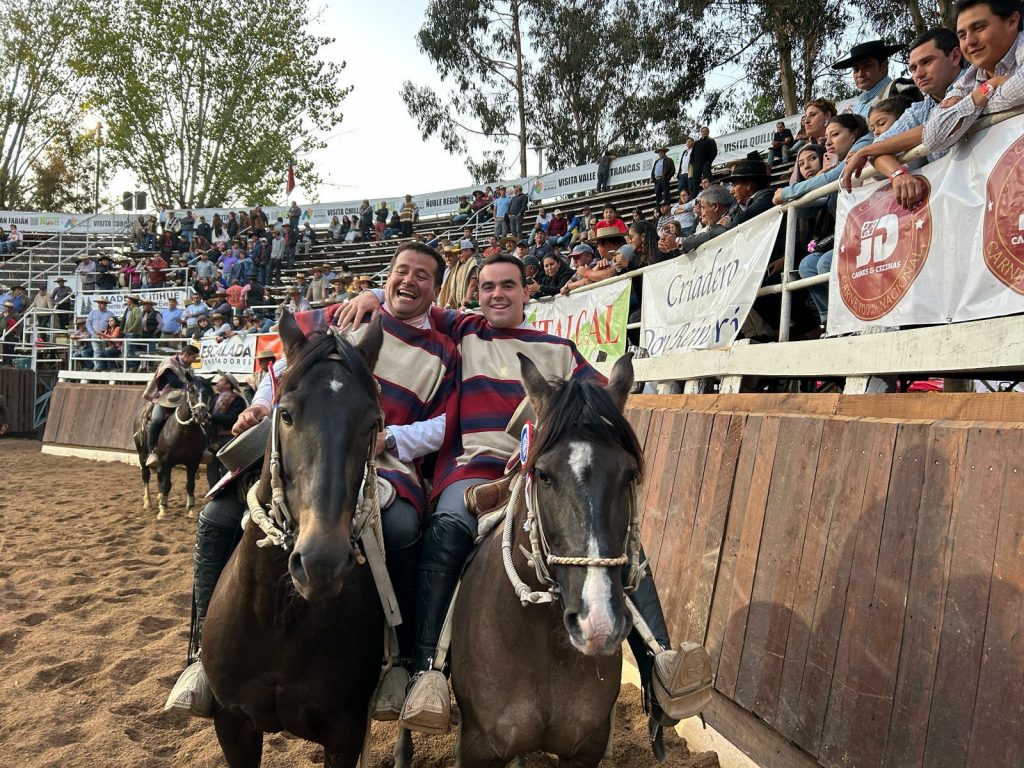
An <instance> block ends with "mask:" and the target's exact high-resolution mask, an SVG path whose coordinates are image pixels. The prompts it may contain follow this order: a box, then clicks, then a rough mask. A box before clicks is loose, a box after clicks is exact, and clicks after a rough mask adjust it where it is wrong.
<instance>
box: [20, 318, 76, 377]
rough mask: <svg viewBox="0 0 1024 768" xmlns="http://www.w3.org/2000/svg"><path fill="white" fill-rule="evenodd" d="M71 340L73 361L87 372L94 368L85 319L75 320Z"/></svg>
mask: <svg viewBox="0 0 1024 768" xmlns="http://www.w3.org/2000/svg"><path fill="white" fill-rule="evenodd" d="M71 340H72V342H73V343H74V349H73V350H72V352H71V359H72V360H79V361H81V362H80V366H81V367H82V368H84V369H85V370H89V369H90V368H92V367H93V366H92V363H90V362H89V358H90V357H92V344H91V343H90V341H89V331H88V329H87V328H86V327H85V319H84V318H83V319H80V320H75V330H74V331H72V332H71ZM0 362H2V361H0ZM73 369H74V368H73V366H72V370H73Z"/></svg>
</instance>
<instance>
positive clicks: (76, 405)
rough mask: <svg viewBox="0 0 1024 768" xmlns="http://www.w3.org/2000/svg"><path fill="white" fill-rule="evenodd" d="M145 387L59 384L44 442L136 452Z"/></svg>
mask: <svg viewBox="0 0 1024 768" xmlns="http://www.w3.org/2000/svg"><path fill="white" fill-rule="evenodd" d="M142 390H143V387H140V386H133V385H129V384H114V385H111V384H71V383H66V382H61V383H59V384H57V386H56V387H55V388H54V390H53V396H52V397H51V399H50V414H49V416H48V418H47V419H46V430H45V432H44V434H43V443H44V444H45V445H60V446H69V447H74V448H91V449H96V450H101V451H134V450H135V446H134V442H133V439H132V434H133V433H134V431H135V428H134V426H133V422H134V420H135V415H136V414H137V413H138V412H139V409H140V408H141V407H142Z"/></svg>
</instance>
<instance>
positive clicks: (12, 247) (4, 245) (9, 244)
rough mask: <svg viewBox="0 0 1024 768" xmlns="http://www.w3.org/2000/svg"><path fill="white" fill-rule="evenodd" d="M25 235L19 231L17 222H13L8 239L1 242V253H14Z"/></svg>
mask: <svg viewBox="0 0 1024 768" xmlns="http://www.w3.org/2000/svg"><path fill="white" fill-rule="evenodd" d="M23 240H24V236H23V235H22V234H21V232H19V231H18V225H17V224H11V231H10V232H8V233H7V239H6V240H5V241H3V242H0V253H6V254H12V253H14V252H15V251H16V250H18V249H19V248H21V243H22V241H23Z"/></svg>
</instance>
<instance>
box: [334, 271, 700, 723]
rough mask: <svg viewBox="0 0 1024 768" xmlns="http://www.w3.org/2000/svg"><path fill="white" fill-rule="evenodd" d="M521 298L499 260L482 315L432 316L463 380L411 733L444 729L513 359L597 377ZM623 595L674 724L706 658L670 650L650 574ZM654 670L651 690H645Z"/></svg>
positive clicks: (548, 373) (346, 320)
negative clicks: (476, 494)
mask: <svg viewBox="0 0 1024 768" xmlns="http://www.w3.org/2000/svg"><path fill="white" fill-rule="evenodd" d="M380 298H381V297H380V296H379V295H377V294H374V293H372V292H366V293H364V294H363V295H362V296H360V297H359V298H358V299H356V300H355V301H353V302H350V304H349V305H345V309H343V310H342V312H341V313H340V315H339V324H341V326H342V327H345V326H346V325H349V324H354V323H355V322H357V321H358V319H359V318H361V317H363V315H364V314H365V313H366V312H368V311H371V310H372V309H373V308H374V306H375V303H376V302H379V301H380ZM529 298H530V297H529V293H528V292H527V290H526V275H525V270H524V268H523V265H522V262H520V261H519V260H518V259H516V258H515V257H512V256H505V255H502V254H498V255H495V256H492V257H490V258H489V259H487V260H486V261H485V262H484V265H483V266H482V267H481V269H480V309H481V311H482V313H483V314H482V316H481V315H476V314H463V313H456V312H454V311H452V310H440V309H436V308H435V310H434V313H435V317H437V318H438V319H437V325H438V327H439V328H440V329H442V330H444V331H445V332H447V333H448V334H449V335H450V336H451V337H452V339H453V340H454V341H455V342H456V343H457V344H458V347H459V353H460V357H461V371H462V381H461V382H460V391H459V397H458V398H457V399H454V400H453V401H452V402H453V407H452V408H450V409H449V413H448V421H447V433H446V435H445V440H444V444H443V446H442V447H441V451H440V453H439V455H438V460H437V473H436V476H435V483H434V494H435V497H436V498H437V499H438V502H437V508H436V510H435V512H434V513H433V514H432V515H431V517H430V519H429V521H428V525H427V530H426V532H425V533H424V546H423V553H422V555H421V559H420V576H419V584H418V587H417V614H416V619H417V631H416V657H415V664H414V668H415V670H416V672H417V674H416V676H415V677H414V684H413V686H412V688H411V689H410V691H409V694H408V696H407V697H406V702H405V706H404V708H403V710H402V718H401V724H402V726H403V727H405V728H408V729H410V730H414V731H421V732H424V733H444V732H446V731H447V730H448V728H449V723H450V718H451V701H450V696H449V693H448V685H447V681H446V680H445V677H444V676H443V675H442V674H441V673H440V672H439V671H437V670H434V669H433V659H434V655H435V653H436V649H437V646H438V643H439V641H440V638H441V632H442V627H443V624H444V620H445V616H446V614H447V611H448V607H449V603H450V602H451V599H452V594H453V592H454V590H455V587H456V584H457V583H458V580H459V574H460V573H461V571H462V568H463V565H464V564H465V562H466V558H467V557H468V556H469V553H470V551H471V550H472V548H473V542H474V540H475V538H476V535H477V519H476V517H475V515H474V514H473V513H472V512H470V511H469V509H468V507H467V504H466V499H465V493H466V490H467V489H468V488H470V487H472V486H474V485H478V484H480V483H484V482H489V481H492V480H496V479H498V478H500V477H501V476H502V475H503V474H504V473H505V465H506V462H507V461H508V459H509V457H510V456H512V455H513V454H515V453H516V452H517V451H518V448H519V443H518V440H517V439H516V437H513V436H512V435H510V434H509V433H508V432H507V431H506V427H507V426H508V424H509V423H510V422H511V421H512V419H513V416H514V415H515V413H516V410H517V408H518V407H519V405H520V403H521V402H522V400H523V399H524V397H525V391H524V390H523V385H522V382H521V381H520V378H519V373H520V364H519V360H518V358H517V357H516V353H517V352H523V353H524V354H527V355H529V357H530V358H531V359H532V360H533V361H534V363H535V364H536V366H537V368H538V369H539V371H540V373H541V375H542V376H543V377H544V378H545V379H556V378H557V379H576V378H595V379H598V380H600V381H602V382H603V380H604V379H603V377H602V376H601V374H599V373H598V372H597V371H595V370H594V369H593V368H592V367H591V366H590V364H589V363H588V362H587V361H586V359H585V358H584V357H583V356H582V355H581V354H580V353H579V351H578V350H577V349H576V346H575V345H574V344H573V342H572V341H571V340H569V339H565V338H561V337H558V336H552V335H549V334H546V333H542V332H540V331H536V330H534V329H533V328H531V327H530V326H529V324H528V323H527V321H526V315H525V311H524V307H525V305H526V303H527V302H528V301H529ZM641 559H642V558H641ZM630 599H631V600H632V601H633V603H634V605H635V606H636V608H637V609H638V611H639V613H640V616H641V617H642V618H643V620H644V622H645V623H646V624H647V627H648V628H649V629H650V632H651V634H653V636H654V638H655V639H656V640H657V642H658V644H659V645H660V646H661V648H662V651H661V652H660V653H659V654H658V655H657V657H655V655H654V654H653V653H652V652H651V651H649V650H648V648H647V645H646V644H645V642H644V640H643V638H642V636H641V634H640V632H639V631H638V630H636V629H634V630H633V631H632V632H631V633H630V635H629V644H630V648H631V649H632V650H633V654H634V656H635V658H636V660H637V663H638V665H639V668H640V669H639V671H640V675H641V679H642V681H643V688H644V692H645V696H650V695H651V694H652V692H653V694H654V698H653V700H652V701H651V704H652V712H653V715H654V717H655V718H656V719H658V720H659V721H660V722H663V723H665V724H674V719H675V718H673V717H672V716H671V713H672V712H676V713H680V712H690V711H691V710H692V708H691V706H690V705H691V704H692V701H693V700H694V699H697V698H701V697H703V696H704V695H706V690H701V691H691V690H689V689H684V688H681V687H680V686H679V685H678V684H676V683H675V681H676V680H679V679H684V678H686V677H688V675H687V674H686V673H687V672H689V671H691V670H694V669H696V668H698V667H703V666H704V665H705V664H706V663H707V661H706V660H707V652H706V651H705V650H704V649H703V648H701V647H695V648H694V647H689V648H688V649H687V650H686V651H684V652H681V651H676V650H671V648H672V645H671V642H670V639H669V633H668V625H667V624H666V622H665V616H664V613H663V611H662V607H661V602H660V600H659V599H658V593H657V590H656V588H655V585H654V579H653V576H652V575H651V574H650V573H649V572H647V574H646V578H643V579H642V580H641V581H640V583H639V584H638V585H637V586H636V588H635V590H634V591H633V592H632V593H631V595H630ZM655 674H657V680H656V682H657V684H653V683H654V682H655ZM664 712H667V713H668V714H667V716H666V715H664V714H663V713H664Z"/></svg>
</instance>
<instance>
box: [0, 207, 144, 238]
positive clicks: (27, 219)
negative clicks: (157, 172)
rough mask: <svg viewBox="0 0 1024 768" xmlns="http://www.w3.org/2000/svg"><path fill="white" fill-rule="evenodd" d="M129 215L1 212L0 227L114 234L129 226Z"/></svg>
mask: <svg viewBox="0 0 1024 768" xmlns="http://www.w3.org/2000/svg"><path fill="white" fill-rule="evenodd" d="M129 220H130V219H129V216H128V215H127V214H119V213H118V214H106V213H104V214H100V215H99V216H93V215H92V214H91V213H60V212H58V213H49V212H40V211H0V227H3V228H4V230H5V231H7V230H9V229H10V228H11V225H12V224H16V225H17V227H18V230H19V231H21V232H48V233H53V234H57V233H59V232H72V231H73V232H93V233H96V234H113V233H117V232H122V231H124V229H125V228H126V227H127V226H128V223H129Z"/></svg>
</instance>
